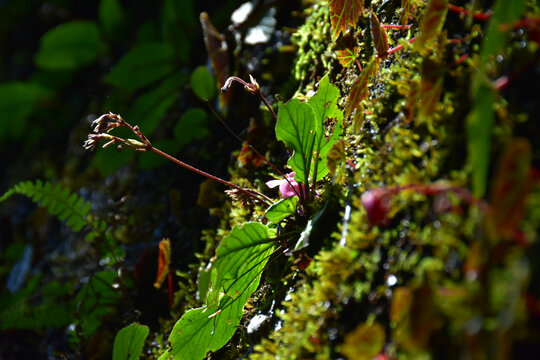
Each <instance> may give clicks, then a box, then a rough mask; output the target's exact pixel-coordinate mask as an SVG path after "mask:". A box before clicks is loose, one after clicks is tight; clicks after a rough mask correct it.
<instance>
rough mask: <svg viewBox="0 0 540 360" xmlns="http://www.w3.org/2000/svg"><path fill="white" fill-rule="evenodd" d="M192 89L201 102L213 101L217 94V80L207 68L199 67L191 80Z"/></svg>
mask: <svg viewBox="0 0 540 360" xmlns="http://www.w3.org/2000/svg"><path fill="white" fill-rule="evenodd" d="M190 82H191V88H192V89H193V92H194V93H195V95H197V97H198V98H199V99H201V100H211V99H213V98H214V96H215V94H216V86H217V85H216V80H215V79H214V77H213V76H212V75H211V74H210V72H209V71H208V69H207V68H206V66H202V65H201V66H198V67H197V68H196V69H195V70H194V71H193V73H192V74H191V78H190Z"/></svg>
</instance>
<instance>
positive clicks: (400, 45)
mask: <svg viewBox="0 0 540 360" xmlns="http://www.w3.org/2000/svg"><path fill="white" fill-rule="evenodd" d="M414 40H416V37H413V38H411V39H410V40H408V43H409V44H412V43H413V42H414ZM401 49H403V44H399V45H398V46H396V47H393V48H391V49H389V50H388V51H387V52H386V53H387V54H388V55H390V54H392V53H394V52H396V51H399V50H401Z"/></svg>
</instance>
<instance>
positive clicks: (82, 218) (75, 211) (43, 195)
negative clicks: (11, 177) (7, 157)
mask: <svg viewBox="0 0 540 360" xmlns="http://www.w3.org/2000/svg"><path fill="white" fill-rule="evenodd" d="M13 194H21V195H25V196H27V197H29V198H30V199H32V201H34V202H35V203H37V204H38V205H40V206H43V207H47V209H48V211H49V212H50V213H51V214H52V215H55V216H56V217H58V219H60V220H63V221H65V223H66V225H67V226H69V227H70V228H71V229H72V230H73V231H79V230H81V229H82V228H84V227H85V226H86V225H89V226H92V223H91V222H90V220H89V219H88V213H89V212H90V207H91V206H90V203H89V202H87V201H84V199H83V198H81V197H79V196H78V195H77V194H74V193H71V192H70V191H69V189H66V188H63V187H61V186H60V185H59V184H56V185H54V186H53V185H52V184H51V183H50V182H48V181H46V182H43V181H41V180H37V181H36V182H35V183H33V182H31V181H23V182H20V183H18V184H16V185H15V186H13V187H12V188H11V189H9V190H8V191H7V192H6V193H5V194H4V195H2V196H1V197H0V202H2V201H4V200H6V199H7V198H9V197H10V196H11V195H13ZM92 227H93V226H92Z"/></svg>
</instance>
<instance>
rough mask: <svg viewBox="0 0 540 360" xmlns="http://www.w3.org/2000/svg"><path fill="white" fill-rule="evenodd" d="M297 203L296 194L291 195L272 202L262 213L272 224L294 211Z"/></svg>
mask: <svg viewBox="0 0 540 360" xmlns="http://www.w3.org/2000/svg"><path fill="white" fill-rule="evenodd" d="M297 204H298V196H291V197H288V198H285V199H281V200H279V201H278V202H277V203H275V204H272V206H270V207H269V208H268V209H267V210H266V212H265V213H264V215H265V216H266V218H267V219H268V220H270V221H271V222H273V223H274V224H276V223H278V222H280V221H281V220H283V219H285V218H286V217H287V216H290V215H292V214H294V213H295V212H296V205H297Z"/></svg>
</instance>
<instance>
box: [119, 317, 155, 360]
mask: <svg viewBox="0 0 540 360" xmlns="http://www.w3.org/2000/svg"><path fill="white" fill-rule="evenodd" d="M149 332H150V329H149V328H148V326H146V325H140V324H137V323H133V324H130V325H128V326H126V327H125V328H123V329H121V330H120V331H118V333H117V334H116V337H115V338H114V346H113V360H138V359H139V357H140V356H141V351H142V348H143V346H144V340H145V339H146V337H147V336H148V333H149Z"/></svg>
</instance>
